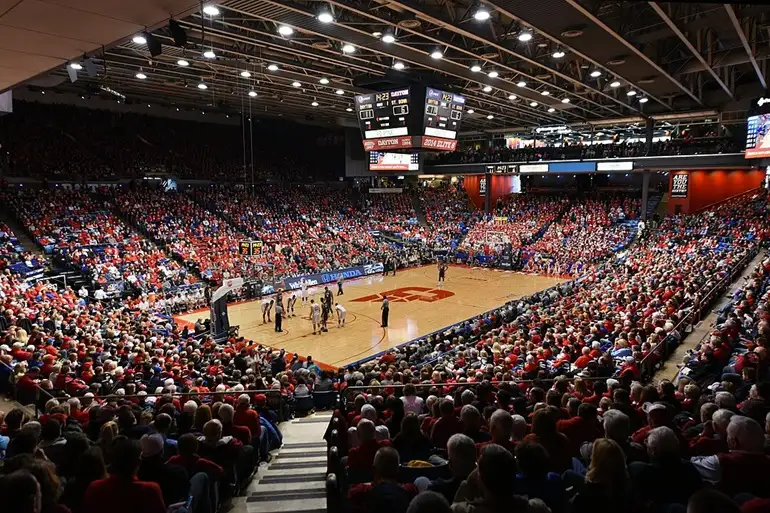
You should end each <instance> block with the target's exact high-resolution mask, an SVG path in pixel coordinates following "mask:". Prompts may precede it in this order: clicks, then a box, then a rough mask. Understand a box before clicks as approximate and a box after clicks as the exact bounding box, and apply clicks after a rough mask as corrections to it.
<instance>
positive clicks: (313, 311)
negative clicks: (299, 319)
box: [310, 299, 321, 335]
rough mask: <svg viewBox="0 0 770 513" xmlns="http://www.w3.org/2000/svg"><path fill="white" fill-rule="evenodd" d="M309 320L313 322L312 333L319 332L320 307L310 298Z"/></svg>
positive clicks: (318, 333)
mask: <svg viewBox="0 0 770 513" xmlns="http://www.w3.org/2000/svg"><path fill="white" fill-rule="evenodd" d="M310 320H311V321H312V323H313V335H320V334H321V307H320V306H319V305H318V303H316V302H315V299H311V300H310Z"/></svg>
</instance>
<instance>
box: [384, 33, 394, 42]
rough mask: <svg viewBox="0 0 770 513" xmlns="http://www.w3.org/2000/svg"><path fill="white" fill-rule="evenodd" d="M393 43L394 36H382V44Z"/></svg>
mask: <svg viewBox="0 0 770 513" xmlns="http://www.w3.org/2000/svg"><path fill="white" fill-rule="evenodd" d="M395 41H396V36H394V35H393V34H385V35H384V36H382V42H383V43H388V44H390V43H394V42H395Z"/></svg>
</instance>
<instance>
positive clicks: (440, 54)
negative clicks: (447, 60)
mask: <svg viewBox="0 0 770 513" xmlns="http://www.w3.org/2000/svg"><path fill="white" fill-rule="evenodd" d="M430 56H431V58H433V59H436V60H439V59H441V58H443V57H444V52H442V51H441V50H438V49H436V50H433V51H432V52H431V54H430Z"/></svg>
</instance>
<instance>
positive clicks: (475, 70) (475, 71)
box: [471, 64, 481, 73]
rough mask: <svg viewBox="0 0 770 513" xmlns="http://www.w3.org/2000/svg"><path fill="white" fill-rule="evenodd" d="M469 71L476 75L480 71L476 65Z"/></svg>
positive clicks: (479, 67)
mask: <svg viewBox="0 0 770 513" xmlns="http://www.w3.org/2000/svg"><path fill="white" fill-rule="evenodd" d="M471 71H472V72H474V73H478V72H479V71H481V66H479V65H478V64H474V65H473V66H471Z"/></svg>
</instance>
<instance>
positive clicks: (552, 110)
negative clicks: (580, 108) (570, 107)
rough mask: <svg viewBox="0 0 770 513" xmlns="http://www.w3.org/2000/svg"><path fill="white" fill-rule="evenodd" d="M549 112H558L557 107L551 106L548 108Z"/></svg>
mask: <svg viewBox="0 0 770 513" xmlns="http://www.w3.org/2000/svg"><path fill="white" fill-rule="evenodd" d="M548 112H556V109H554V108H553V107H550V108H549V109H548Z"/></svg>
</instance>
